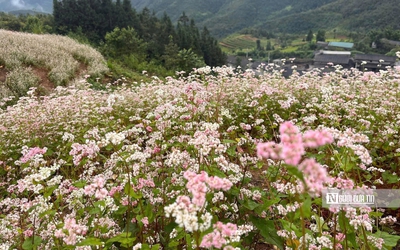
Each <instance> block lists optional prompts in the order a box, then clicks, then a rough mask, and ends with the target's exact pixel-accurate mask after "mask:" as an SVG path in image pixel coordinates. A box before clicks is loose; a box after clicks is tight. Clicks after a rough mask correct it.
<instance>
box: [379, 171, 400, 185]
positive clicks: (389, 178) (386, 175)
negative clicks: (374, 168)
mask: <svg viewBox="0 0 400 250" xmlns="http://www.w3.org/2000/svg"><path fill="white" fill-rule="evenodd" d="M382 177H383V181H384V182H385V183H388V184H393V183H397V182H399V181H398V179H399V176H397V175H393V174H391V172H383V173H382Z"/></svg>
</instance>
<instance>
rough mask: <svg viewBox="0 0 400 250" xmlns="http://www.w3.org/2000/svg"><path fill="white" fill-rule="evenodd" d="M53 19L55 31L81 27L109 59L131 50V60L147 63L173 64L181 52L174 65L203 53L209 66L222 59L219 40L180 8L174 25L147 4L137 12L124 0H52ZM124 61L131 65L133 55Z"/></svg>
mask: <svg viewBox="0 0 400 250" xmlns="http://www.w3.org/2000/svg"><path fill="white" fill-rule="evenodd" d="M54 20H55V27H56V30H57V32H58V33H60V34H71V32H72V34H79V33H82V34H84V35H85V36H86V37H88V39H89V40H90V41H91V42H92V43H93V44H97V45H101V44H103V43H104V46H101V47H102V50H103V52H104V53H105V54H106V56H109V57H112V58H114V59H116V58H118V57H123V56H129V57H130V58H133V57H132V55H134V58H135V60H138V58H139V59H141V60H144V61H146V62H147V63H151V64H159V63H162V62H163V63H166V64H167V65H165V67H166V68H168V69H172V64H171V62H172V61H173V60H171V58H172V57H176V58H179V57H182V58H185V59H184V60H180V62H181V63H180V64H179V63H178V64H179V65H175V67H177V68H180V69H183V68H184V69H185V70H187V69H189V68H191V67H194V66H199V65H203V63H198V62H197V61H198V60H199V58H200V60H202V59H201V58H204V59H203V60H204V62H205V63H207V64H208V65H210V66H220V65H223V64H225V55H224V54H223V53H222V51H221V49H220V48H219V46H218V42H217V41H216V40H215V39H214V38H213V37H211V36H210V34H209V32H208V31H207V32H203V33H202V34H200V32H199V30H198V28H197V27H196V25H195V22H194V20H190V19H189V17H188V16H186V14H185V13H183V14H182V15H181V18H180V19H179V21H178V22H177V26H176V28H175V27H174V25H173V24H172V21H171V19H170V18H169V17H168V16H167V15H166V14H164V16H163V17H162V18H158V17H156V15H155V13H154V12H151V11H150V10H149V9H147V8H144V9H143V10H142V11H141V12H139V13H137V12H136V11H135V10H134V9H132V7H131V3H130V1H129V0H122V1H121V0H117V1H112V0H54ZM116 27H118V28H119V29H115V28H116ZM128 27H129V28H128ZM170 37H171V39H172V42H173V44H176V45H177V46H178V50H177V51H176V50H172V49H173V47H172V46H173V44H170V45H168V43H169V42H170ZM167 46H169V48H168V49H169V51H168V52H166V47H167ZM172 51H175V52H174V53H175V54H174V55H172V54H171V53H172ZM179 55H181V56H179ZM124 60H125V61H126V58H125V59H124ZM182 61H184V63H182ZM189 61H190V63H189ZM194 62H195V63H194ZM129 64H131V65H132V60H130V62H129ZM133 64H134V65H136V66H137V65H138V64H137V62H135V63H133Z"/></svg>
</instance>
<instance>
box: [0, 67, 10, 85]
mask: <svg viewBox="0 0 400 250" xmlns="http://www.w3.org/2000/svg"><path fill="white" fill-rule="evenodd" d="M7 72H8V71H7V69H6V68H5V67H4V66H3V65H0V82H5V81H6V76H7Z"/></svg>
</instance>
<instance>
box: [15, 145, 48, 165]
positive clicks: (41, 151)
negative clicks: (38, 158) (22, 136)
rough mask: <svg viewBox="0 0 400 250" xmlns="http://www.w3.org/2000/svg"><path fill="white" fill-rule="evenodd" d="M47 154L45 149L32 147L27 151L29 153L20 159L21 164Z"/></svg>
mask: <svg viewBox="0 0 400 250" xmlns="http://www.w3.org/2000/svg"><path fill="white" fill-rule="evenodd" d="M46 152H47V148H39V147H34V148H31V149H29V151H28V152H27V153H25V154H24V155H23V156H22V157H21V162H22V163H26V162H28V161H29V160H30V159H32V158H33V157H34V156H35V155H43V154H45V153H46Z"/></svg>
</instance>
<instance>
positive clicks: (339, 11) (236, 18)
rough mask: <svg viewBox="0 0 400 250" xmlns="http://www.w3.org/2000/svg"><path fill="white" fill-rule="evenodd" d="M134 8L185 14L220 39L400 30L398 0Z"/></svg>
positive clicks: (190, 2) (176, 1)
mask: <svg viewBox="0 0 400 250" xmlns="http://www.w3.org/2000/svg"><path fill="white" fill-rule="evenodd" d="M132 5H133V7H135V8H137V9H141V8H144V7H147V8H149V9H150V10H154V11H155V12H156V14H157V15H161V14H162V13H164V12H166V13H167V14H168V15H170V16H171V18H172V20H173V21H174V20H177V19H178V18H179V16H180V14H181V13H182V12H183V11H185V13H186V14H187V15H188V16H189V17H191V18H194V20H195V21H196V23H198V24H199V25H206V26H207V27H209V29H210V32H211V34H213V35H215V36H219V37H224V36H226V35H228V34H231V33H234V32H236V31H239V30H241V29H243V28H253V27H254V28H262V29H265V30H267V31H273V32H285V33H299V32H307V31H308V30H310V29H314V30H316V29H335V28H339V29H346V30H352V31H357V30H363V31H365V30H369V29H382V28H385V27H393V28H400V15H399V14H398V13H400V5H399V2H398V0H380V1H376V0H365V1H359V0H280V1H276V0H203V1H196V0H132Z"/></svg>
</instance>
